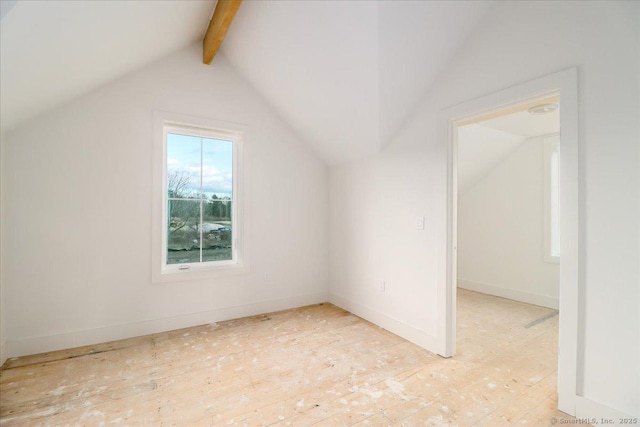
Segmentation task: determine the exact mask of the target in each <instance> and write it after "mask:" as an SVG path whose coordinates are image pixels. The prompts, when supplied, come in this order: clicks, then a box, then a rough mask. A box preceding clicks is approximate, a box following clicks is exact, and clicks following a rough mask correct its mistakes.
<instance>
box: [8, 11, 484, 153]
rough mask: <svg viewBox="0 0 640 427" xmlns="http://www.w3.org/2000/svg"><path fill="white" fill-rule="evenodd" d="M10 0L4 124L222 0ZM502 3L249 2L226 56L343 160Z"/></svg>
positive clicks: (204, 16) (110, 76)
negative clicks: (491, 7) (484, 17)
mask: <svg viewBox="0 0 640 427" xmlns="http://www.w3.org/2000/svg"><path fill="white" fill-rule="evenodd" d="M2 2H3V8H2V20H1V21H0V24H1V25H0V27H1V28H0V30H1V34H0V39H1V45H0V55H1V56H0V77H1V78H0V91H1V93H2V97H1V98H2V99H1V102H0V115H1V116H0V118H1V122H0V124H1V126H2V129H3V130H10V129H11V128H14V127H16V126H18V125H19V124H21V123H24V122H25V121H26V120H29V119H31V118H33V117H35V116H36V115H38V114H40V113H43V112H45V111H47V110H49V109H52V108H54V107H56V106H58V105H61V104H63V103H65V102H68V101H70V100H71V99H73V98H75V97H77V96H79V95H82V94H84V93H87V92H89V91H91V90H93V89H95V88H97V87H99V86H101V85H103V84H105V83H107V82H109V81H111V80H114V79H115V78H117V77H120V76H122V75H124V74H126V73H128V72H131V71H133V70H135V69H137V68H140V67H142V66H144V65H147V64H149V63H151V62H153V61H155V60H157V59H159V58H161V57H163V56H165V55H167V54H169V53H171V52H173V51H176V50H178V49H180V48H182V47H184V46H187V45H189V44H192V43H196V42H199V41H200V40H201V39H202V37H203V34H204V32H205V30H206V27H207V25H208V22H209V19H210V17H211V13H212V11H213V8H214V5H215V1H214V0H203V1H193V0H192V1H177V0H176V1H169V0H166V1H164V0H159V1H152V0H144V1H142V0H137V1H136V0H131V1H108V0H107V1H99V0H94V1H73V0H71V1H69V0H67V1H59V0H55V1H54V0H52V1H35V0H29V1H26V0H20V1H18V2H17V3H16V2H14V1H12V0H9V2H8V3H7V2H6V1H5V0H2ZM14 3H15V4H14ZM492 3H493V2H491V1H380V2H374V1H311V0H310V1H279V0H271V1H245V2H243V4H242V6H241V7H240V9H239V11H238V14H237V15H236V18H235V20H234V22H233V24H232V26H231V28H230V30H229V32H228V34H227V37H226V39H225V41H224V43H223V45H222V52H221V54H222V55H224V56H226V57H227V59H228V60H229V61H230V62H231V64H232V65H233V66H234V68H236V70H237V71H238V72H239V73H240V74H241V75H242V76H244V77H245V78H246V79H247V80H248V81H249V83H251V84H252V85H253V86H254V87H255V88H256V89H257V91H258V92H259V93H261V94H262V96H263V97H264V98H265V99H266V100H267V102H268V103H270V104H271V105H272V106H273V107H274V109H275V110H276V111H277V112H278V113H279V114H280V115H281V116H282V117H283V119H284V120H285V121H287V122H288V123H289V124H290V125H291V127H292V129H293V130H294V131H295V132H296V133H297V134H298V135H299V136H300V137H301V139H302V140H304V141H306V142H307V143H309V144H310V145H311V146H312V147H313V149H314V150H315V151H316V152H317V153H318V154H319V155H320V156H321V157H322V158H323V159H324V160H325V161H327V162H328V163H337V162H342V161H347V160H350V159H354V158H358V157H363V156H367V155H371V154H373V153H375V152H377V151H379V150H380V148H381V147H382V146H384V145H385V144H387V143H388V142H389V140H390V138H391V137H392V136H393V134H394V133H395V132H396V131H397V129H398V128H399V127H400V125H401V124H402V122H403V121H404V120H406V118H407V116H408V115H409V114H410V113H411V111H412V110H413V108H414V107H415V105H416V104H417V103H418V101H419V100H420V99H421V98H422V97H423V96H424V95H425V94H426V93H427V91H428V89H429V87H430V85H431V84H433V82H434V80H435V79H436V77H437V76H438V74H439V73H440V72H441V71H442V69H443V68H444V67H445V65H446V64H447V62H448V61H449V60H450V59H451V58H452V57H453V55H454V54H455V52H456V50H457V49H458V47H459V46H460V45H461V44H462V43H463V41H464V40H465V39H466V38H467V37H468V36H469V34H470V33H471V32H473V30H474V29H475V28H476V27H477V26H478V23H479V21H480V20H481V18H482V17H483V15H484V14H485V13H486V12H487V10H488V9H489V8H490V6H491V5H492ZM212 70H213V69H212ZM212 72H213V71H212Z"/></svg>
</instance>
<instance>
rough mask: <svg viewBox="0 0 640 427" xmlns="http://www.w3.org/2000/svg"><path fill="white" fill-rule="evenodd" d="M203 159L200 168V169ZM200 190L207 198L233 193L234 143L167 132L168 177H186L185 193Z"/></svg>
mask: <svg viewBox="0 0 640 427" xmlns="http://www.w3.org/2000/svg"><path fill="white" fill-rule="evenodd" d="M201 161H202V169H201ZM201 172H202V191H203V193H204V194H205V197H206V198H209V197H211V195H213V194H216V195H217V196H218V197H231V196H232V192H233V143H232V142H231V141H225V140H219V139H212V138H201V137H197V136H191V135H179V134H174V133H169V134H167V176H171V174H175V173H179V174H180V173H181V174H185V175H186V176H188V177H189V185H188V192H190V193H197V192H199V191H200V179H201Z"/></svg>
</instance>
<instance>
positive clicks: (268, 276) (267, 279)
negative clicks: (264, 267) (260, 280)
mask: <svg viewBox="0 0 640 427" xmlns="http://www.w3.org/2000/svg"><path fill="white" fill-rule="evenodd" d="M270 278H271V276H270V275H269V273H264V281H265V282H268V281H269V279H270Z"/></svg>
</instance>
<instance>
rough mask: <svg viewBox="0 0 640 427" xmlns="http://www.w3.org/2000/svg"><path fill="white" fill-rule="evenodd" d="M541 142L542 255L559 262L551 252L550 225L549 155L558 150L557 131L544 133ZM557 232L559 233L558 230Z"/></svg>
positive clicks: (557, 257)
mask: <svg viewBox="0 0 640 427" xmlns="http://www.w3.org/2000/svg"><path fill="white" fill-rule="evenodd" d="M542 142H543V144H542V146H543V160H542V176H543V179H542V185H543V197H544V200H543V209H544V213H543V218H544V222H543V230H542V232H543V236H544V245H543V250H544V253H543V254H542V255H543V259H544V261H545V262H549V263H553V264H560V257H559V256H554V255H552V254H551V227H552V220H551V196H552V191H551V156H552V155H553V153H554V152H555V151H558V150H559V149H560V135H559V134H557V133H556V134H552V135H545V136H544V137H543V139H542ZM558 152H559V151H558ZM558 179H559V177H558ZM558 191H559V189H558ZM558 209H560V207H559V206H558ZM558 233H560V230H558Z"/></svg>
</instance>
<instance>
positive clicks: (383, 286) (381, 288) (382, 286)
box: [378, 280, 386, 292]
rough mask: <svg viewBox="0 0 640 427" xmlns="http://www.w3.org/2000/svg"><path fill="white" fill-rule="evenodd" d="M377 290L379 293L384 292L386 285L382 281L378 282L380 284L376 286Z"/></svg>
mask: <svg viewBox="0 0 640 427" xmlns="http://www.w3.org/2000/svg"><path fill="white" fill-rule="evenodd" d="M378 288H379V289H380V292H384V291H385V290H386V283H385V282H384V280H381V281H380V283H379V284H378Z"/></svg>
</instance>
